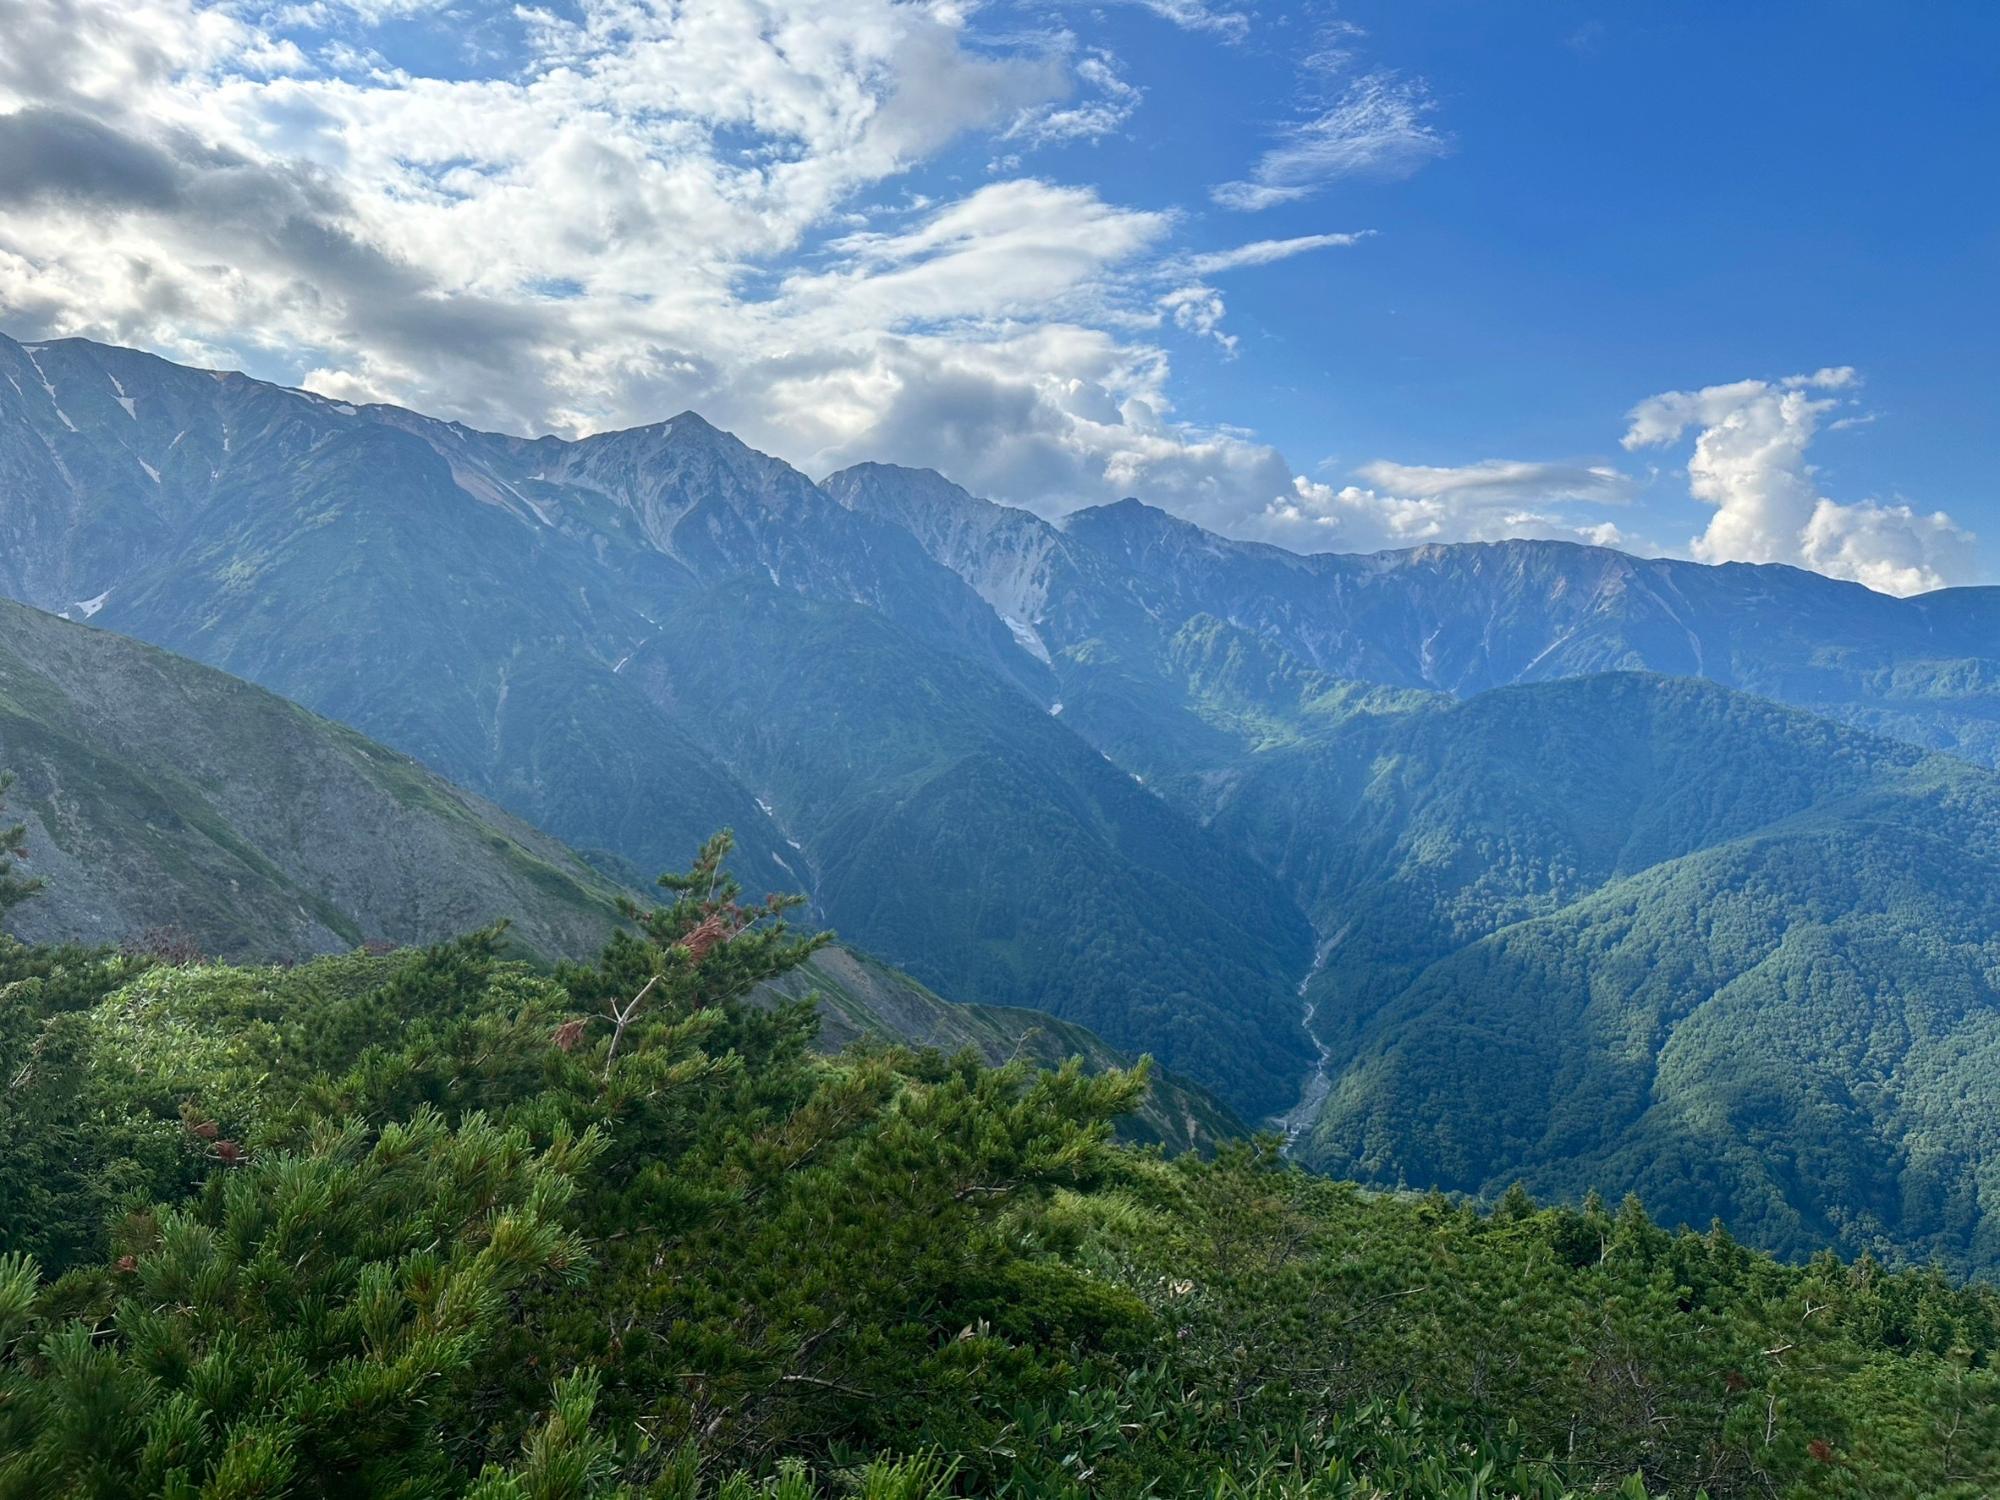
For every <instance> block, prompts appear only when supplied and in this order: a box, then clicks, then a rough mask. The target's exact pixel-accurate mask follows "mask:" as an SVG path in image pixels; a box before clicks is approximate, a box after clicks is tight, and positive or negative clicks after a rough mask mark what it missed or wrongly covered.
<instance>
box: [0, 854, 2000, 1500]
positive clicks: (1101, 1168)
mask: <svg viewBox="0 0 2000 1500" xmlns="http://www.w3.org/2000/svg"><path fill="white" fill-rule="evenodd" d="M725 848H726V843H725V841H722V840H718V841H716V842H714V843H711V844H710V845H709V846H708V847H707V848H706V849H705V850H704V851H703V852H702V855H701V858H700V859H699V861H698V862H697V864H696V866H695V868H694V869H693V870H692V871H691V872H690V873H689V874H687V875H685V876H680V877H673V878H670V879H668V880H667V881H665V882H663V883H664V885H665V886H666V894H667V898H668V903H669V904H667V905H666V906H664V907H661V908H658V909H655V910H648V911H638V910H636V909H635V910H633V911H632V913H631V915H632V917H633V919H634V922H633V928H632V930H631V931H629V932H623V933H620V934H618V935H617V936H615V937H614V938H613V939H612V941H611V942H610V944H609V946H608V947H607V948H606V949H605V951H604V953H603V955H602V957H601V959H600V960H599V961H598V962H597V963H596V964H594V965H591V966H588V967H583V966H576V967H570V968H566V969H563V970H561V971H558V972H557V973H556V974H555V975H553V976H550V975H540V974H536V973H534V972H532V971H530V970H529V969H527V968H525V967H523V966H521V965H519V964H515V963H510V962H507V961H504V960H502V959H501V958H500V957H499V956H498V953H497V951H496V947H497V945H496V935H495V934H494V933H492V932H486V933H479V934H475V935H473V936H471V937H468V938H465V939H463V940H460V941H458V942H455V943H450V944H447V945H444V946H442V947H437V948H433V949H429V950H425V951H421V952H410V953H404V954H400V955H391V956H385V957H367V956H360V955H357V956H350V957H342V958H329V959H323V960H320V961H317V962H315V963H311V964H307V965H303V966H301V967H298V968H295V969H273V968H231V967H221V966H211V967H188V968H172V967H166V966H162V965H158V964H149V963H148V962H147V961H145V960H141V959H134V958H130V957H117V956H107V955H105V954H103V953H100V952H96V951H91V950H84V949H78V948H69V949H32V948H27V947H24V946H21V945H18V944H7V945H5V946H4V947H0V1069H4V1074H5V1076H6V1077H7V1078H8V1079H9V1080H10V1083H9V1086H8V1088H7V1089H6V1091H5V1093H4V1095H0V1112H4V1115H5V1120H4V1129H5V1131H6V1136H7V1139H8V1142H9V1149H8V1151H7V1153H6V1154H5V1155H4V1157H0V1497H14V1496H20V1497H27V1496H34V1497H51V1496H79V1497H81V1496H105V1497H109V1496H120V1497H123V1496H135V1495H138V1496H149V1495H159V1496H173V1497H196V1496H199V1497H203V1500H247V1497H252V1496H258V1497H264V1496H279V1495H283V1496H291V1497H306V1496H371V1497H372V1496H390V1495H394V1496H404V1497H411V1500H416V1497H424V1500H428V1497H459V1496H468V1497H469V1496H477V1497H480V1500H501V1497H508V1500H516V1497H519V1500H525V1497H537V1500H556V1497H576V1500H584V1497H596V1500H604V1497H630V1500H636V1497H640V1496H660V1497H666V1496H674V1497H691V1496H703V1495H714V1496H718V1497H722V1496H728V1497H753V1496H757V1495H769V1496H784V1497H789V1500H809V1497H811V1496H814V1495H817V1494H825V1495H841V1494H848V1495H863V1496H870V1497H876V1500H891V1497H907V1500H923V1497H937V1496H946V1495H982V1496H1006V1497H1020V1500H1035V1497H1054V1496H1086V1495H1088V1496H1128V1495H1129V1496H1139V1495H1150V1496H1161V1497H1203V1500H1219V1497H1234V1496H1269V1497H1295V1500H1305V1497H1335V1496H1355V1497H1359V1496H1383V1495H1423V1496H1462V1497H1468V1500H1470V1497H1473V1496H1482V1497H1494V1496H1529V1497H1538V1500H1543V1497H1555V1496H1559V1495H1564V1494H1576V1495H1582V1494H1590V1493H1619V1494H1623V1495H1626V1496H1639V1495H1643V1494H1647V1493H1651V1494H1669V1493H1671V1494H1687V1495H1692V1494H1694V1493H1697V1492H1699V1491H1703V1490H1705V1491H1706V1492H1707V1493H1709V1494H1710V1495H1713V1496H1718V1497H1720V1496H1731V1495H1759V1496H1762V1495H1772V1494H1778V1495H1791V1496H1821V1495H1824V1496H1856V1497H1858V1496H1868V1497H1885V1496H1910V1497H1916V1496H1962V1497H1972V1496H1978V1495H1986V1494H1991V1493H1993V1492H1994V1489H1995V1487H1996V1485H2000V1404H1996V1402H1995V1395H1996V1381H1995V1376H1994V1373H1993V1359H1994V1353H1995V1349H1996V1345H2000V1298H1996V1297H1995V1295H1994V1294H1993V1293H1992V1292H1990V1291H1989V1290H1986V1289H1984V1288H1961V1287H1955V1286H1953V1285H1952V1284H1950V1283H1949V1282H1947V1281H1946V1280H1945V1279H1944V1278H1943V1277H1941V1276H1938V1275H1935V1274H1915V1273H1901V1274H1891V1273H1887V1272H1885V1271H1884V1270H1883V1269H1882V1268H1881V1267H1879V1266H1877V1265H1875V1264H1873V1263H1870V1262H1867V1261H1863V1262H1861V1263H1860V1264H1857V1265H1844V1264H1841V1263H1839V1262H1837V1261H1835V1260H1834V1259H1833V1258H1831V1257H1821V1258H1818V1259H1816V1260H1814V1261H1812V1262H1811V1263H1810V1264H1807V1265H1804V1266H1786V1265H1782V1264H1780V1263H1778V1262H1775V1261H1773V1260H1771V1259H1769V1258H1767V1257H1764V1256H1760V1255H1757V1254H1754V1253H1752V1252H1750V1251H1747V1250H1745V1249H1743V1248H1742V1247H1740V1246H1738V1245H1737V1244H1735V1243H1733V1242H1732V1241H1731V1240H1730V1239H1729V1238H1728V1236H1726V1235H1725V1234H1723V1233H1721V1232H1720V1231H1719V1230H1718V1231H1715V1232H1712V1233H1710V1234H1707V1235H1695V1234H1689V1233H1685V1232H1683V1233H1669V1232H1667V1231H1664V1230H1662V1229H1660V1228H1658V1227H1656V1226H1654V1225H1652V1224H1650V1223H1649V1222H1647V1219H1646V1217H1645V1215H1644V1213H1643V1212H1642V1211H1641V1210H1640V1209H1639V1207H1638V1205H1637V1204H1636V1203H1627V1205H1626V1206H1625V1207H1624V1208H1622V1209H1621V1210H1619V1211H1618V1212H1617V1213H1615V1214H1613V1213H1607V1212H1606V1211H1604V1209H1603V1208H1602V1207H1601V1205H1598V1204H1596V1203H1594V1202H1593V1203H1591V1204H1589V1205H1587V1206H1586V1207H1585V1208H1584V1209H1582V1210H1580V1211H1569V1210H1539V1209H1536V1208H1535V1207H1534V1206H1533V1205H1532V1204H1531V1203H1530V1202H1528V1201H1527V1199H1526V1197H1525V1195H1522V1194H1518V1193H1516V1194H1511V1195H1509V1197H1508V1198H1507V1199H1506V1200H1504V1201H1503V1202H1502V1203H1501V1204H1500V1206H1499V1208H1498V1209H1497V1210H1496V1211H1495V1212H1494V1213H1493V1214H1491V1215H1490V1216H1482V1215H1480V1214H1478V1213H1476V1212H1474V1211H1472V1210H1470V1209H1466V1208H1462V1207H1456V1206H1453V1205H1451V1204H1449V1203H1447V1202H1445V1201H1444V1200H1442V1199H1430V1200H1415V1199H1410V1198H1405V1197H1395V1196H1373V1195H1369V1194H1366V1193H1364V1192H1362V1191H1360V1190H1359V1189H1357V1188H1355V1187H1353V1186H1351V1185H1346V1184H1338V1183H1333V1182H1329V1181H1325V1180H1323V1179H1319V1178H1315V1177H1312V1176H1309V1175H1307V1174H1305V1173H1303V1172H1301V1171H1299V1170H1297V1169H1294V1168H1289V1167H1287V1166H1285V1165H1283V1164H1282V1163H1280V1162H1279V1161H1278V1160H1277V1159H1276V1158H1275V1156H1274V1154H1273V1152H1272V1151H1271V1149H1270V1148H1269V1145H1268V1143H1266V1144H1265V1145H1262V1146H1258V1147H1248V1146H1237V1147H1232V1148H1229V1149H1226V1150H1225V1151H1223V1152H1222V1153H1221V1154H1220V1155H1219V1156H1218V1157H1217V1158H1216V1159H1214V1160H1212V1161H1203V1160H1202V1159H1200V1158H1198V1157H1196V1156H1193V1155H1184V1156H1181V1157H1179V1158H1176V1159H1173V1160H1167V1159H1165V1158H1163V1157H1161V1156H1159V1155H1158V1154H1156V1153H1152V1152H1147V1151H1141V1150H1135V1149H1132V1148H1128V1147H1122V1146H1119V1145H1117V1144H1116V1143H1115V1142H1114V1140H1113V1139H1112V1135H1111V1129H1110V1127H1111V1122H1112V1121H1113V1120H1114V1119H1115V1118H1116V1117H1117V1116H1118V1115H1119V1114H1120V1112H1121V1111H1124V1110H1126V1109H1128V1108H1130V1107H1131V1106H1132V1105H1133V1103H1134V1102H1135V1100H1136V1099H1137V1098H1138V1096H1139V1093H1140V1090H1141V1088H1142V1086H1143V1080H1142V1077H1141V1073H1142V1072H1143V1069H1142V1070H1138V1071H1134V1072H1131V1073H1100V1074H1097V1075H1095V1076H1092V1075H1090V1074H1087V1073H1085V1072H1084V1071H1083V1069H1082V1068H1081V1067H1080V1066H1078V1065H1076V1064H1070V1065H1067V1066H1065V1067H1062V1068H1060V1069H1057V1070H1055V1071H1044V1072H1036V1071H1033V1070H1032V1069H1031V1068H1029V1067H1028V1066H1027V1065H1025V1064H1023V1063H1015V1064H1013V1065H1011V1066H1008V1067H1004V1068H990V1067H986V1066H983V1065H981V1064H980V1063H979V1062H977V1061H976V1060H974V1058H973V1057H972V1056H970V1055H969V1054H967V1055H961V1056H959V1057H955V1058H947V1057H944V1056H941V1055H939V1054H937V1053H935V1052H930V1053H917V1052H912V1051H909V1050H907V1049H901V1048H893V1047H880V1046H876V1047H870V1048H861V1049H855V1050H850V1051H848V1052H845V1053H843V1054H841V1055H839V1056H837V1057H833V1058H824V1057H821V1056H818V1055H816V1054H814V1053H813V1052H812V1051H811V1050H810V1048H809V1047H808V1042H809V1041H810V1040H811V1037H812V1033H813V1030H814V1026H815V1020H814V1013H813V1011H812V1009H811V1007H810V1006H808V1005H806V1004H803V1003H799V1004H790V1005H784V1006H781V1007H779V1008H777V1009H775V1010H772V1009H766V1008H763V1007H758V1006H750V1005H746V1004H745V1003H744V1001H745V998H746V997H747V996H748V995H749V994H750V993H751V991H752V990H753V988H754V987H755V986H757V985H759V984H760V983H763V982H766V981H769V980H772V979H775V978H778V977H780V976H782V975H783V974H784V973H786V972H787V971H790V970H793V969H795V968H796V966H797V965H799V964H800V963H801V962H803V961H804V960H805V959H806V958H807V957H808V956H810V954H811V953H812V952H813V950H814V949H815V947H816V946H818V941H819V940H818V939H815V938H800V937H797V936H795V935H793V934H792V933H789V932H787V931H786V930H785V926H784V914H785V911H786V909H787V907H788V905H789V904H790V903H789V902H788V901H786V900H784V899H781V898H771V899H767V900H766V901H765V902H763V903H760V904H756V905H746V904H744V903H743V902H742V901H741V900H740V898H739V893H738V891H737V889H736V887H735V886H734V884H733V883H732V882H731V881H730V880H729V879H728V878H727V876H726V875H725V874H724V873H722V868H721V860H722V857H723V854H724V851H725Z"/></svg>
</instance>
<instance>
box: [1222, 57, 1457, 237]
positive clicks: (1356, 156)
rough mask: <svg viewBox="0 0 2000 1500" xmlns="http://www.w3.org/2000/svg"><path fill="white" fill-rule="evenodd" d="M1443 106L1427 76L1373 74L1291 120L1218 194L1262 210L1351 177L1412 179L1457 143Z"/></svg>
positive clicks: (1227, 202) (1232, 203) (1236, 205)
mask: <svg viewBox="0 0 2000 1500" xmlns="http://www.w3.org/2000/svg"><path fill="white" fill-rule="evenodd" d="M1435 107H1436V106H1435V104H1434V102H1433V100H1432V99H1431V95H1430V90H1429V88H1428V87H1427V86H1426V85H1425V84H1424V83H1423V81H1422V80H1421V79H1411V78H1403V77H1400V76H1398V75H1397V74H1394V73H1387V72H1377V73H1370V74H1368V75H1367V76H1365V77H1362V78H1358V79H1356V80H1354V81H1353V82H1352V83H1350V84H1349V85H1348V86H1347V87H1346V88H1345V89H1344V90H1343V91H1342V92H1341V94H1340V96H1339V97H1338V99H1336V100H1335V101H1334V103H1333V104H1332V105H1331V106H1330V107H1328V108H1326V109H1323V110H1320V111H1319V112H1317V113H1316V114H1313V115H1312V116H1311V117H1309V118H1307V119H1304V120H1300V121H1297V122H1296V123H1294V124H1291V125H1288V126H1286V127H1285V128H1284V129H1283V131H1281V132H1280V134H1279V138H1278V142H1277V144H1276V145H1274V146H1272V147H1271V148H1270V149H1269V150H1267V151H1266V152H1265V153H1264V154H1263V156H1262V157H1260V158H1259V159H1258V161H1257V164H1256V166H1255V167H1253V168H1252V169H1251V172H1250V175H1249V176H1248V177H1247V178H1245V179H1243V180H1241V181H1237V182H1225V183H1221V184H1219V185H1218V186H1216V187H1215V188H1213V189H1211V190H1210V192H1211V196H1212V197H1213V198H1214V199H1215V201H1216V202H1217V203H1219V204H1221V205H1222V206H1223V207H1225V208H1233V209H1238V210H1241V211H1243V212H1255V211H1257V210H1259V209H1265V208H1272V207H1275V206H1276V205H1278V204H1280V203H1293V202H1297V201H1298V200H1299V199H1302V198H1309V197H1312V196H1313V195H1314V194H1316V193H1318V192H1320V191H1322V190H1323V189H1324V188H1326V187H1327V186H1328V185H1329V184H1331V183H1334V182H1337V181H1339V180H1340V179H1342V178H1345V177H1377V178H1396V177H1407V176H1409V175H1410V174H1411V173H1413V172H1415V171H1417V170H1418V169H1419V168H1420V167H1422V166H1423V165H1424V164H1425V163H1426V162H1428V161H1431V160H1433V159H1435V158H1436V157H1439V156H1442V155H1443V154H1444V153H1445V152H1446V151H1448V150H1449V149H1450V142H1449V140H1447V138H1446V137H1445V136H1444V134H1443V133H1442V132H1440V131H1439V130H1438V129H1437V128H1436V127H1435V126H1434V125H1432V124H1431V123H1430V118H1429V117H1430V116H1431V114H1432V113H1433V112H1434V110H1435Z"/></svg>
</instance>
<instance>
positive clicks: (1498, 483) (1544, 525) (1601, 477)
mask: <svg viewBox="0 0 2000 1500" xmlns="http://www.w3.org/2000/svg"><path fill="white" fill-rule="evenodd" d="M1356 474H1357V476H1358V477H1360V478H1361V479H1363V480H1365V481H1366V483H1365V484H1360V485H1356V484H1349V485H1343V486H1340V487H1338V488H1336V487H1335V486H1333V485H1330V484H1322V483H1320V482H1319V481H1317V480H1313V479H1308V478H1306V477H1304V476H1303V475H1301V476H1298V477H1296V478H1294V479H1293V481H1292V483H1291V485H1290V487H1289V488H1288V490H1287V491H1286V492H1284V493H1282V494H1280V495H1279V497H1278V498H1277V499H1275V500H1273V501H1271V502H1270V503H1269V504H1268V505H1267V506H1266V507H1265V511H1264V517H1263V520H1264V527H1265V531H1266V533H1267V534H1268V535H1269V536H1270V537H1271V538H1272V539H1273V540H1276V541H1283V542H1287V543H1290V544H1292V545H1295V546H1317V547H1320V548H1331V549H1334V550H1339V551H1351V552H1368V551H1374V550H1376V549H1379V548H1384V547H1409V546H1415V545H1418V544H1420V543H1424V542H1482V541H1498V540H1500V539H1502V538H1504V537H1523V536H1525V537H1542V538H1549V539H1553V540H1558V541H1569V542H1588V543H1591V544H1593V545H1596V546H1602V547H1624V548H1627V549H1636V550H1641V551H1650V550H1653V549H1651V548H1650V546H1649V545H1648V544H1646V543H1645V542H1643V541H1641V540H1639V539H1636V538H1633V537H1631V536H1629V535H1627V534H1626V533H1625V532H1624V531H1623V530H1621V529H1620V528H1619V527H1618V526H1617V525H1615V524H1614V523H1612V522H1610V521H1606V520H1593V519H1590V518H1588V517H1583V516H1577V515H1575V514H1573V513H1571V511H1570V510H1569V507H1571V506H1574V505H1576V504H1579V503H1593V504H1622V503H1624V502H1625V501H1627V500H1629V499H1630V497H1631V494H1632V490H1633V484H1632V481H1631V480H1630V479H1629V478H1628V477H1627V476H1626V475H1624V474H1621V473H1620V472H1619V471H1617V470H1616V469H1611V468H1606V467H1599V466H1588V465H1573V464H1548V463H1528V462H1523V461H1518V460H1511V459H1486V460H1484V461H1482V462H1480V463H1476V464H1468V465H1465V466H1462V467H1458V468H1440V467H1433V466H1429V465H1421V464H1399V463H1391V462H1389V461H1387V460H1377V461H1375V462H1373V463H1368V464H1363V465H1362V466H1361V467H1360V468H1359V469H1358V470H1356Z"/></svg>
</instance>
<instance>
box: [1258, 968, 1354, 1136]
mask: <svg viewBox="0 0 2000 1500" xmlns="http://www.w3.org/2000/svg"><path fill="white" fill-rule="evenodd" d="M1339 941H1340V939H1339V938H1338V937H1337V936H1336V937H1331V938H1328V939H1327V940H1326V941H1325V942H1323V943H1321V944H1320V945H1319V948H1318V949H1317V951H1315V952H1314V954H1313V962H1312V967H1311V968H1310V969H1308V970H1306V977H1305V978H1303V979H1301V980H1300V981H1299V999H1300V1001H1301V1002H1303V1004H1304V1006H1305V1028H1306V1035H1307V1036H1309V1037H1311V1038H1312V1044H1313V1046H1314V1047H1316V1048H1318V1049H1319V1056H1318V1058H1317V1059H1315V1060H1314V1062H1313V1070H1312V1076H1311V1077H1310V1078H1308V1079H1306V1086H1305V1089H1304V1090H1303V1091H1302V1092H1301V1093H1300V1095H1299V1102H1298V1103H1297V1104H1294V1105H1293V1106H1292V1107H1291V1108H1290V1109H1288V1110H1286V1111H1285V1112H1284V1113H1283V1114H1281V1115H1279V1116H1278V1117H1277V1119H1276V1121H1275V1122H1274V1123H1275V1124H1276V1125H1277V1127H1278V1129H1279V1131H1280V1132H1281V1133H1282V1134H1283V1135H1284V1138H1285V1148H1284V1149H1285V1155H1287V1156H1290V1155H1291V1154H1292V1147H1293V1146H1294V1145H1296V1144H1297V1143H1298V1139H1299V1137H1300V1136H1302V1135H1304V1134H1305V1133H1306V1132H1307V1131H1308V1130H1310V1129H1312V1124H1313V1120H1314V1119H1315V1118H1316V1117H1317V1116H1318V1114H1319V1109H1320V1106H1321V1105H1322V1104H1324V1103H1326V1096H1327V1095H1328V1094H1330V1093H1332V1092H1333V1079H1332V1078H1331V1077H1330V1076H1328V1074H1327V1067H1326V1065H1327V1060H1328V1059H1329V1058H1331V1057H1332V1056H1333V1052H1332V1050H1331V1049H1330V1048H1329V1047H1328V1046H1327V1045H1326V1043H1325V1042H1322V1041H1321V1040H1320V1039H1319V1035H1318V1033H1317V1032H1315V1031H1314V1030H1313V1012H1314V1011H1316V1010H1317V1009H1319V1002H1318V1001H1317V1000H1314V999H1313V998H1312V997H1311V996H1310V995H1308V994H1307V993H1306V992H1307V991H1308V990H1310V989H1311V988H1312V982H1313V981H1314V980H1315V979H1317V978H1319V972H1320V970H1321V969H1324V968H1325V967H1326V961H1327V959H1328V958H1330V957H1331V956H1332V955H1333V949H1334V945H1335V944H1336V943H1338V942H1339Z"/></svg>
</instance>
